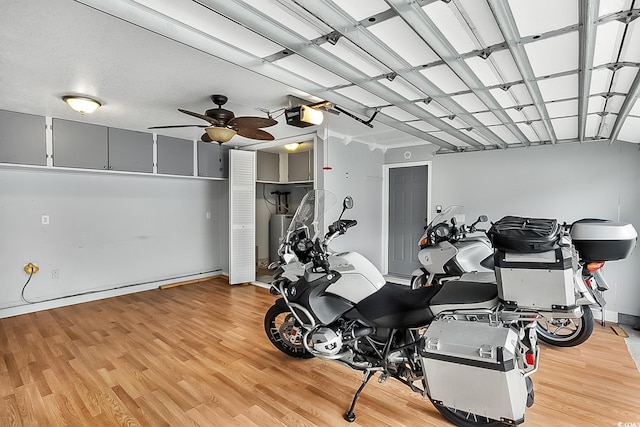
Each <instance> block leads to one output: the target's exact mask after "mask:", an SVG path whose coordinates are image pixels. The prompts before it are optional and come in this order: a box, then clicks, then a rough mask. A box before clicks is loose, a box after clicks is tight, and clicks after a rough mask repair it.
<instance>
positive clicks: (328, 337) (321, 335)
mask: <svg viewBox="0 0 640 427" xmlns="http://www.w3.org/2000/svg"><path fill="white" fill-rule="evenodd" d="M311 342H313V350H314V351H317V352H318V353H319V354H318V355H319V356H320V357H322V356H325V357H331V356H335V355H336V354H338V353H339V352H340V349H341V348H342V336H341V334H340V333H339V332H337V331H334V330H333V329H331V328H318V329H316V330H315V331H314V332H313V333H312V334H311Z"/></svg>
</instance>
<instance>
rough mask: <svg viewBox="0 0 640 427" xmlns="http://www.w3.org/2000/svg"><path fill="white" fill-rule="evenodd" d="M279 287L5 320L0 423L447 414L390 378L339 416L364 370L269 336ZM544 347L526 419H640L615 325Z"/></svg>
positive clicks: (412, 420)
mask: <svg viewBox="0 0 640 427" xmlns="http://www.w3.org/2000/svg"><path fill="white" fill-rule="evenodd" d="M273 299H274V298H273V297H272V296H270V295H269V294H268V292H267V290H266V289H262V288H258V287H254V286H250V285H247V286H229V285H227V284H226V282H225V280H224V279H213V280H210V281H206V282H201V283H196V284H191V285H188V286H180V287H176V288H171V289H166V290H152V291H147V292H140V293H137V294H132V295H126V296H121V297H117V298H111V299H105V300H101V301H95V302H89V303H84V304H79V305H75V306H70V307H63V308H58V309H54V310H48V311H43V312H38V313H33V314H27V315H22V316H17V317H12V318H7V319H0V426H2V427H6V426H127V427H132V426H227V425H230V426H233V425H241V426H283V425H285V426H348V425H354V426H358V425H362V426H386V425H388V426H417V425H420V426H442V425H447V423H446V421H444V420H443V419H442V418H441V417H440V415H439V413H438V412H437V411H436V410H435V408H434V407H433V406H432V405H431V403H429V402H428V401H427V400H426V399H424V398H422V397H421V396H420V395H418V394H415V393H412V392H411V391H410V390H409V389H408V388H406V387H405V386H403V385H401V384H400V383H398V382H395V381H393V380H389V381H387V382H386V383H383V384H379V383H378V382H377V381H372V382H371V383H370V384H369V385H368V386H367V387H366V388H365V390H364V392H363V394H362V396H361V398H360V400H359V402H358V406H357V407H356V414H357V419H356V422H355V423H354V424H349V423H347V422H346V421H344V420H343V419H342V414H343V412H344V411H345V410H346V409H347V408H348V406H349V404H350V402H351V398H352V396H353V393H354V392H355V390H356V388H357V387H358V386H359V384H360V381H361V374H359V373H357V372H355V371H352V370H350V369H348V368H346V367H343V366H341V365H338V364H337V363H332V362H327V361H323V360H320V359H317V358H315V359H310V360H295V359H291V358H289V357H287V356H285V355H284V354H282V353H280V352H279V351H278V350H276V349H275V348H274V347H272V345H271V344H270V343H269V341H268V339H267V338H266V336H265V334H264V332H263V326H262V321H263V315H264V313H265V312H266V310H267V309H268V307H269V306H270V305H271V304H272V301H273ZM541 358H542V359H541V367H540V370H539V371H538V372H537V373H536V374H534V376H533V381H534V389H535V393H536V403H535V404H534V406H533V407H532V408H531V409H529V410H528V411H527V415H526V423H525V425H526V426H581V427H584V426H614V427H615V426H618V423H637V425H639V426H640V373H638V370H637V369H636V366H635V364H634V362H633V360H632V359H631V357H630V356H629V354H628V352H627V349H626V345H625V342H624V340H623V339H622V338H621V337H618V336H617V335H615V334H614V333H613V332H612V331H611V329H610V328H602V327H600V326H599V325H596V327H595V332H594V335H593V336H592V337H591V339H590V340H589V341H587V342H586V343H585V344H583V345H581V346H579V347H576V348H568V349H561V348H553V347H546V346H545V347H543V349H542V356H541ZM376 378H377V377H376Z"/></svg>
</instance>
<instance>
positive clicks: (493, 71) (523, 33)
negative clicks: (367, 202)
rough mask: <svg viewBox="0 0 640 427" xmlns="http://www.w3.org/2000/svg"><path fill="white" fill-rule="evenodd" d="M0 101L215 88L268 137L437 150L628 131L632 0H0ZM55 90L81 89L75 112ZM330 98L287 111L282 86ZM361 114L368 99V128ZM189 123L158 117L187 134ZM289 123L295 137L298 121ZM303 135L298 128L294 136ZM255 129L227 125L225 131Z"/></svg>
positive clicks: (632, 104)
mask: <svg viewBox="0 0 640 427" xmlns="http://www.w3.org/2000/svg"><path fill="white" fill-rule="evenodd" d="M0 6H1V9H2V11H3V12H2V14H1V15H0V109H3V110H10V111H18V112H24V113H30V114H38V115H45V116H51V117H56V118H64V119H70V120H77V121H85V122H89V123H95V124H100V125H105V126H112V127H119V128H124V129H132V130H141V131H142V130H146V129H147V128H148V127H149V126H158V125H170V124H202V123H200V121H199V119H194V118H190V117H189V116H186V115H184V114H182V113H179V112H178V111H177V108H183V109H187V110H191V111H197V112H202V113H203V112H204V111H205V110H207V109H209V108H213V104H212V102H211V101H210V99H209V96H210V95H211V94H214V93H221V94H224V95H227V96H228V97H229V102H228V104H227V105H225V107H226V108H228V109H230V110H232V111H234V112H235V114H236V116H244V115H253V116H256V115H257V116H266V114H267V113H270V114H271V115H272V116H273V117H274V118H276V119H277V120H278V121H279V124H278V125H276V126H274V127H271V128H268V129H267V130H268V131H269V132H270V133H272V134H273V135H274V136H275V137H276V139H277V140H285V139H286V140H287V141H289V140H290V139H291V138H294V137H296V136H301V135H308V134H309V133H311V132H315V131H329V132H334V133H337V134H341V135H345V136H347V137H349V138H350V139H353V140H358V141H362V142H366V143H369V144H372V145H373V146H379V147H394V146H408V145H416V144H429V143H431V144H435V145H437V146H438V147H439V148H440V152H452V151H472V150H484V149H500V148H512V147H522V146H528V145H540V144H554V143H567V142H576V141H592V140H599V139H610V138H612V139H614V140H621V141H627V142H632V143H639V142H640V102H639V101H638V94H639V92H640V74H639V73H638V70H639V69H640V19H635V18H636V17H638V15H640V9H637V8H636V9H633V1H632V0H600V1H593V0H562V1H557V0H537V1H535V2H534V1H524V0H508V1H506V0H487V1H484V0H450V1H441V0H386V1H385V0H251V1H249V0H247V1H242V0H219V1H213V0H198V1H192V0H138V1H134V0H110V1H108V2H105V1H100V0H79V1H73V0H30V1H27V2H24V1H9V0H0ZM66 94H78V95H86V96H91V97H95V98H97V99H98V100H99V101H101V102H102V103H103V107H102V108H100V109H99V110H98V111H97V112H95V113H94V114H92V115H86V116H81V115H79V114H78V113H75V112H73V111H72V110H70V109H69V108H68V107H67V106H66V105H65V104H64V103H63V102H62V100H61V97H62V96H63V95H66ZM289 95H294V96H296V97H299V98H304V99H306V100H308V101H309V102H316V101H320V100H327V101H330V102H331V103H332V104H334V105H336V106H337V107H339V108H340V109H342V110H343V112H342V113H341V114H339V115H335V114H329V113H327V112H325V124H323V125H321V126H318V127H310V128H304V129H301V128H296V127H292V126H288V125H286V124H285V123H284V117H282V116H281V114H282V112H283V109H284V108H285V107H287V106H288V99H289V98H288V96H289ZM347 113H351V114H354V115H355V116H357V117H359V118H361V119H362V120H364V121H367V120H369V119H370V118H371V117H372V116H373V115H374V114H376V113H377V114H376V115H375V118H374V120H373V121H372V124H373V128H369V127H367V126H365V125H364V124H362V123H360V122H358V121H356V120H354V119H352V118H350V117H348V114H347ZM201 132H202V131H201V130H200V129H197V128H182V129H171V130H159V131H158V133H160V134H164V135H170V136H175V137H182V138H188V139H197V138H199V136H200V134H201ZM303 139H304V138H303ZM306 139H308V138H306ZM255 143H256V141H253V140H249V139H246V138H242V137H239V136H236V137H234V139H233V140H232V141H231V142H230V143H229V144H232V145H235V146H247V145H252V144H255Z"/></svg>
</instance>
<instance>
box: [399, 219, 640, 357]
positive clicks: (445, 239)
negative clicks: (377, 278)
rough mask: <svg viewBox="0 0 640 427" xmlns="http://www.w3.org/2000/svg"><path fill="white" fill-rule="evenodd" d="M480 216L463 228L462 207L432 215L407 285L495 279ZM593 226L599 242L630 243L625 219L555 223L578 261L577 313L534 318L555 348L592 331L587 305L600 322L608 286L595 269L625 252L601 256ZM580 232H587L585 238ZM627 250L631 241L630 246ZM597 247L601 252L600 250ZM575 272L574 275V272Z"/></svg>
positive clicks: (631, 231)
mask: <svg viewBox="0 0 640 427" xmlns="http://www.w3.org/2000/svg"><path fill="white" fill-rule="evenodd" d="M486 221H487V217H486V216H484V215H482V216H480V217H479V218H478V220H477V221H475V222H474V223H473V224H471V225H470V226H469V227H468V228H467V227H466V226H465V215H464V210H463V207H462V206H450V207H448V208H447V209H445V210H444V211H443V212H442V213H440V214H439V215H437V216H436V217H435V218H434V219H433V221H431V222H430V223H429V224H428V225H427V226H426V227H425V232H424V234H423V235H422V237H421V238H420V241H419V243H418V245H419V246H420V251H419V253H418V260H419V261H420V263H421V264H422V267H421V268H420V269H417V270H415V271H414V272H413V274H412V280H411V284H412V287H413V288H417V287H420V286H428V285H429V284H432V283H441V282H443V281H446V280H452V279H459V278H463V279H465V280H473V281H487V282H495V281H496V277H495V273H494V268H495V264H494V248H493V245H492V243H491V240H490V239H489V237H488V236H487V235H486V234H485V233H486V231H487V230H481V229H478V228H477V227H476V226H477V225H478V224H479V223H481V222H486ZM594 226H595V229H597V230H599V234H598V235H597V236H596V237H598V239H597V240H599V241H600V245H599V247H602V246H603V245H606V243H605V242H606V241H607V240H609V239H611V240H613V241H620V240H627V241H633V242H635V238H636V236H637V233H636V231H635V229H634V228H633V226H632V225H631V224H619V223H614V222H611V221H605V220H595V219H583V220H580V221H577V222H575V223H574V224H573V225H572V226H570V227H567V226H563V227H558V233H557V236H556V237H553V238H562V239H564V241H565V244H567V245H571V244H572V242H575V244H574V245H573V249H575V250H577V254H576V256H577V257H578V262H577V263H576V265H575V266H574V270H576V271H575V273H576V274H575V277H574V292H575V304H576V305H578V306H581V309H582V315H581V316H580V317H577V318H575V317H554V315H553V312H541V314H542V317H541V318H540V319H538V324H537V329H538V337H539V338H540V340H541V341H543V342H545V343H547V344H551V345H555V346H561V347H571V346H576V345H579V344H581V343H583V342H584V341H586V340H587V339H588V338H589V337H590V336H591V334H592V332H593V313H592V311H591V308H590V307H592V306H593V307H597V308H599V309H600V311H601V313H602V319H603V320H602V322H603V325H604V306H605V304H606V302H605V299H604V296H603V293H604V291H606V290H607V289H609V287H608V285H607V283H606V281H605V279H604V277H603V276H602V274H601V271H600V269H601V268H602V267H603V266H604V264H605V261H612V260H616V259H623V258H626V257H627V256H628V255H629V253H630V252H629V251H628V250H627V249H629V248H623V250H618V251H617V253H616V251H613V252H612V251H609V252H608V253H607V254H606V256H605V257H606V259H601V258H602V257H603V254H602V253H599V251H597V250H595V251H594V250H593V249H592V245H591V244H590V243H589V240H590V236H589V233H590V232H591V230H593V229H594ZM585 233H587V235H586V238H584V237H585ZM630 249H633V246H631V247H630ZM524 250H525V251H528V252H531V251H534V252H535V251H536V249H535V248H524ZM600 252H601V251H600ZM578 272H579V273H580V274H577V273H578Z"/></svg>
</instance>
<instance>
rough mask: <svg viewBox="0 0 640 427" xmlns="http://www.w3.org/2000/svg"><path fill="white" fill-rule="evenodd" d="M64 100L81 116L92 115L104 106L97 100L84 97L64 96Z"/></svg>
mask: <svg viewBox="0 0 640 427" xmlns="http://www.w3.org/2000/svg"><path fill="white" fill-rule="evenodd" d="M62 100H63V101H64V102H66V103H67V104H68V105H69V107H71V108H72V109H74V110H75V111H77V112H79V113H80V114H91V113H93V112H94V111H96V110H97V109H98V108H99V107H101V106H102V104H100V103H99V102H98V101H96V100H95V99H93V98H87V97H84V96H63V97H62Z"/></svg>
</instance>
